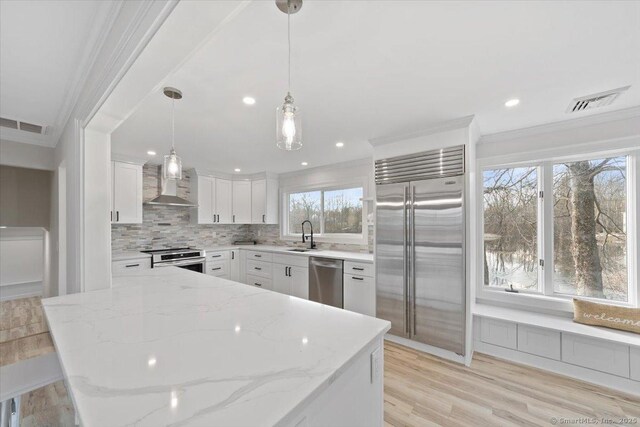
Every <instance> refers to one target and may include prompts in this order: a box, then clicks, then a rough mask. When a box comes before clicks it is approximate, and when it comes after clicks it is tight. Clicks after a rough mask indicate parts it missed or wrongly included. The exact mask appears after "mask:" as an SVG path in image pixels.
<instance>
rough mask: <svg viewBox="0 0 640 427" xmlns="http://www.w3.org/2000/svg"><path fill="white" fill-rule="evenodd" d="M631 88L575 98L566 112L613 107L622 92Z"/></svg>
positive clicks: (621, 88)
mask: <svg viewBox="0 0 640 427" xmlns="http://www.w3.org/2000/svg"><path fill="white" fill-rule="evenodd" d="M630 87H631V86H625V87H619V88H618V89H612V90H608V91H606V92H600V93H594V94H593V95H587V96H581V97H580V98H575V99H574V100H573V101H571V103H570V104H569V106H568V107H567V111H566V112H567V113H577V112H578V111H584V110H590V109H592V108H599V107H606V106H607V105H611V103H612V102H613V101H615V100H616V98H617V97H618V96H619V95H620V94H621V93H622V92H624V91H626V90H627V89H629V88H630Z"/></svg>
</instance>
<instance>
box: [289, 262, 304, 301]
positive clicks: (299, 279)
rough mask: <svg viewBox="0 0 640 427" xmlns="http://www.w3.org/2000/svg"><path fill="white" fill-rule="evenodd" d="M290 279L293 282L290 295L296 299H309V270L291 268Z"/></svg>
mask: <svg viewBox="0 0 640 427" xmlns="http://www.w3.org/2000/svg"><path fill="white" fill-rule="evenodd" d="M289 278H290V280H291V288H290V289H291V290H290V293H289V295H293V296H294V297H298V298H302V299H309V268H308V267H296V266H295V265H293V266H290V267H289Z"/></svg>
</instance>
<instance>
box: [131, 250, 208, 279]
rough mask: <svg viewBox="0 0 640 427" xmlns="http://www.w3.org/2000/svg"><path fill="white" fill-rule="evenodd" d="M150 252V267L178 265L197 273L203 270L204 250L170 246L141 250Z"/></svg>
mask: <svg viewBox="0 0 640 427" xmlns="http://www.w3.org/2000/svg"><path fill="white" fill-rule="evenodd" d="M142 252H144V253H147V254H151V268H158V267H180V268H185V269H187V270H191V271H197V272H198V273H204V272H205V260H206V258H205V256H204V250H202V249H194V248H172V249H156V250H150V251H142Z"/></svg>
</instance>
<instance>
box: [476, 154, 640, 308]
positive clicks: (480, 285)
mask: <svg viewBox="0 0 640 427" xmlns="http://www.w3.org/2000/svg"><path fill="white" fill-rule="evenodd" d="M623 156H624V157H626V190H627V211H626V224H627V242H626V243H627V254H626V257H627V301H626V302H624V301H611V300H605V299H601V298H592V297H586V296H579V295H570V294H561V293H556V292H555V291H554V284H553V271H554V259H553V258H554V257H553V246H554V240H553V238H554V213H553V207H554V206H553V165H555V164H558V163H564V162H572V161H580V160H594V159H602V158H610V157H623ZM505 157H507V156H505ZM508 157H511V158H510V159H507V160H503V161H501V162H492V161H491V159H481V160H478V162H477V166H478V168H477V170H478V176H479V177H480V178H479V179H478V180H477V186H476V195H477V200H478V201H479V204H480V205H479V209H478V223H477V229H478V233H477V239H478V242H479V247H478V251H477V254H476V255H477V258H476V265H477V273H476V274H477V277H478V278H479V280H477V286H476V297H477V299H478V300H479V301H480V302H482V300H490V301H494V302H498V303H508V304H517V305H522V306H529V307H532V308H536V309H544V310H552V311H564V312H572V311H573V303H572V299H573V298H580V299H584V300H589V301H594V302H601V303H602V302H604V303H607V304H611V305H618V306H624V307H639V306H640V301H639V300H640V295H639V290H638V286H639V285H638V260H637V255H636V254H638V253H639V252H640V242H638V240H639V236H638V226H637V224H636V222H635V221H634V220H633V219H634V218H637V212H638V204H639V199H640V179H639V178H640V177H639V176H638V166H639V162H640V160H639V158H640V149H633V148H632V149H629V148H627V149H621V150H609V151H597V152H595V151H592V152H583V153H578V154H570V155H569V154H567V155H561V156H552V157H548V158H542V159H540V158H534V157H529V158H526V157H524V156H519V155H514V156H508ZM533 166H535V167H537V168H538V190H539V191H542V194H543V197H542V199H541V198H538V233H537V234H538V236H537V237H538V255H539V259H540V260H544V267H540V266H539V267H538V272H539V274H538V278H539V281H541V283H539V288H538V289H539V292H531V291H523V290H519V292H518V293H509V292H505V291H504V288H502V287H498V286H485V285H484V256H483V255H484V253H483V252H484V179H483V177H484V171H486V170H494V169H506V168H515V167H533Z"/></svg>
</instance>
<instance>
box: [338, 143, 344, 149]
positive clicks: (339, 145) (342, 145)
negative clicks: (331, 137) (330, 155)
mask: <svg viewBox="0 0 640 427" xmlns="http://www.w3.org/2000/svg"><path fill="white" fill-rule="evenodd" d="M336 147H338V148H342V147H344V142H336Z"/></svg>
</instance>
